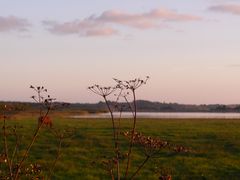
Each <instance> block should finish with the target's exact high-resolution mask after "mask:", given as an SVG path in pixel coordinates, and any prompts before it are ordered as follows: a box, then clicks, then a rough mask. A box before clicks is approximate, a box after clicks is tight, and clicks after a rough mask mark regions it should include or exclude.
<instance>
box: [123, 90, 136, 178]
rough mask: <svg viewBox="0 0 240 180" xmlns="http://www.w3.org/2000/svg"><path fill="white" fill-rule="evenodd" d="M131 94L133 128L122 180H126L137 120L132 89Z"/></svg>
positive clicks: (134, 94) (134, 96)
mask: <svg viewBox="0 0 240 180" xmlns="http://www.w3.org/2000/svg"><path fill="white" fill-rule="evenodd" d="M132 93H133V105H134V115H133V127H132V136H131V140H130V144H129V150H128V159H127V167H126V172H125V178H124V179H127V176H128V171H129V167H130V160H131V153H132V147H133V137H134V134H135V129H136V120H137V107H136V93H135V90H134V89H132Z"/></svg>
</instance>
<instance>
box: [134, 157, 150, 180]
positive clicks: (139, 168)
mask: <svg viewBox="0 0 240 180" xmlns="http://www.w3.org/2000/svg"><path fill="white" fill-rule="evenodd" d="M149 158H150V156H146V159H145V160H144V161H143V162H142V164H141V165H140V166H139V167H138V168H137V170H136V171H135V172H134V173H133V175H132V176H131V178H130V179H133V178H134V177H135V176H136V175H137V174H138V172H139V171H140V170H141V169H142V167H143V166H144V165H145V164H146V162H147V161H148V160H149Z"/></svg>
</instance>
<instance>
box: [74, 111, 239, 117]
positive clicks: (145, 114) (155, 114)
mask: <svg viewBox="0 0 240 180" xmlns="http://www.w3.org/2000/svg"><path fill="white" fill-rule="evenodd" d="M114 116H115V117H119V113H114ZM137 117H138V118H156V119H157V118H160V119H161V118H169V119H184V118H190V119H191V118H195V119H198V118H200V119H240V113H189V112H187V113H176V112H171V113H162V112H138V113H137ZM72 118H110V114H109V113H102V114H89V115H76V116H72ZM122 118H132V113H130V112H124V113H122Z"/></svg>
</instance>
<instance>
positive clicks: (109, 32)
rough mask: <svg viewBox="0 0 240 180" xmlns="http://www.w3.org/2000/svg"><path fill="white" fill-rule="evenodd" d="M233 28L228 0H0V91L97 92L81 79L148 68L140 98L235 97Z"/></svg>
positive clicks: (25, 95) (9, 96)
mask: <svg viewBox="0 0 240 180" xmlns="http://www.w3.org/2000/svg"><path fill="white" fill-rule="evenodd" d="M64 23H65V24H64ZM239 32H240V2H239V1H238V0H194V1H192V0H181V1H179V0H163V1H159V0H151V1H149V0H131V1H129V0H122V1H113V0H90V1H85V0H51V1H48V0H41V1H34V0H21V1H17V0H12V1H9V0H0V63H1V76H0V83H1V86H0V100H21V101H30V98H29V97H30V96H31V95H32V94H31V90H30V89H29V88H28V87H29V85H30V84H33V85H44V86H46V87H48V89H49V90H50V93H51V94H53V95H54V96H55V97H56V98H57V99H58V100H60V101H70V102H97V101H99V100H100V98H99V97H97V96H93V94H91V93H90V92H88V91H87V86H89V85H92V84H94V83H99V84H102V85H108V84H114V82H113V81H112V80H111V79H112V77H117V78H119V79H126V80H127V79H131V78H135V77H145V76H146V75H149V76H150V77H151V78H150V80H149V82H148V84H147V85H146V86H145V87H143V88H142V89H140V90H139V94H138V97H139V98H140V99H146V100H152V101H165V102H179V103H197V104H205V103H206V104H208V103H227V104H231V103H240V95H239V94H240V93H239V92H240V81H239V77H240V59H239V58H240V49H239V48H240V46H239V45H240V36H239Z"/></svg>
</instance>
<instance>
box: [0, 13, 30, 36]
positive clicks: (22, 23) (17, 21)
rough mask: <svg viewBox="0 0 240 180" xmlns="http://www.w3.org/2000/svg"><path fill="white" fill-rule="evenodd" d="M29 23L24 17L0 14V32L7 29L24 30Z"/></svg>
mask: <svg viewBox="0 0 240 180" xmlns="http://www.w3.org/2000/svg"><path fill="white" fill-rule="evenodd" d="M29 26H30V23H29V22H28V21H27V20H26V19H22V18H18V17H15V16H8V17H2V16H0V32H7V31H26V30H27V28H28V27H29Z"/></svg>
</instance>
